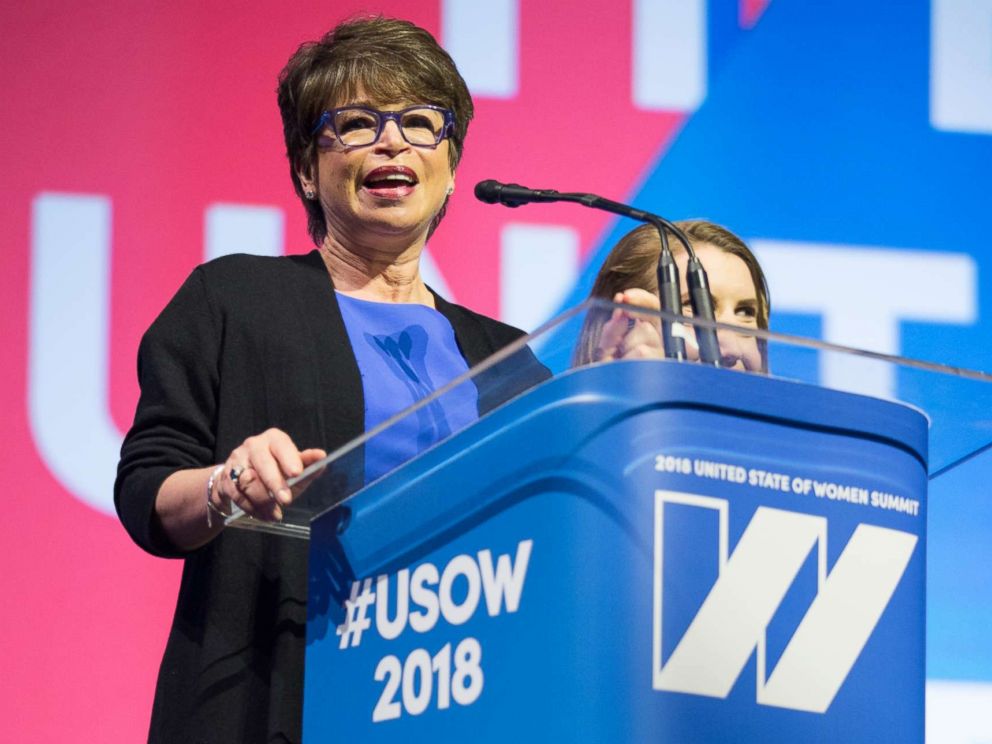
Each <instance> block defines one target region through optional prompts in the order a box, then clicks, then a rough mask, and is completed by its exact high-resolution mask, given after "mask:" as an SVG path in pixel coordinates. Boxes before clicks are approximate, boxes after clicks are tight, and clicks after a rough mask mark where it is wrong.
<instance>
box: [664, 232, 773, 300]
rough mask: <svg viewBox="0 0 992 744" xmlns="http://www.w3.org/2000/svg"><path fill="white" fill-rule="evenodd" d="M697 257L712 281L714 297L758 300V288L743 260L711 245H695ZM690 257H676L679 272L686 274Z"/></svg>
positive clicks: (682, 255)
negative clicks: (717, 295)
mask: <svg viewBox="0 0 992 744" xmlns="http://www.w3.org/2000/svg"><path fill="white" fill-rule="evenodd" d="M692 247H693V248H694V249H695V251H696V255H697V256H699V260H700V262H701V263H702V264H703V268H704V269H706V274H707V277H708V278H709V280H710V290H711V291H712V293H713V294H714V295H716V294H721V295H725V296H728V297H733V298H734V299H738V300H756V299H757V298H758V291H757V288H756V287H755V286H754V278H753V277H752V276H751V269H750V268H748V265H747V263H746V262H745V261H744V259H743V258H741V257H740V256H737V255H735V254H733V253H727V252H726V251H725V250H723V249H721V248H717V247H716V246H715V245H713V244H711V243H693V246H692ZM688 260H689V259H688V257H687V256H686V255H685V254H684V253H682V254H680V255H677V256H676V257H675V262H676V263H677V264H678V266H679V270H680V271H682V272H683V273H684V272H685V268H686V264H687V263H688Z"/></svg>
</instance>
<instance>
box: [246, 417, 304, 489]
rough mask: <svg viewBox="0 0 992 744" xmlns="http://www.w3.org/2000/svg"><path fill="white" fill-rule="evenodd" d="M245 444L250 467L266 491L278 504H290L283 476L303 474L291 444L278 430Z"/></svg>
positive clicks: (297, 452) (301, 463)
mask: <svg viewBox="0 0 992 744" xmlns="http://www.w3.org/2000/svg"><path fill="white" fill-rule="evenodd" d="M247 443H248V444H249V451H250V457H251V464H252V467H253V468H255V471H256V472H257V473H258V478H259V480H260V481H261V483H262V485H263V486H264V487H265V491H266V492H267V493H268V494H272V495H273V496H274V497H275V498H276V499H277V500H278V501H279V502H280V503H281V504H284V505H285V504H289V503H291V502H292V500H293V494H292V492H290V490H289V486H288V485H287V484H286V476H287V475H289V476H292V475H299V474H300V473H301V472H303V461H302V459H301V458H300V453H299V450H297V449H296V445H294V444H293V440H291V439H290V438H289V435H287V434H286V433H285V432H283V431H280V430H279V429H269V430H268V431H266V432H264V433H262V434H260V435H259V436H257V437H251V438H250V439H249V440H247Z"/></svg>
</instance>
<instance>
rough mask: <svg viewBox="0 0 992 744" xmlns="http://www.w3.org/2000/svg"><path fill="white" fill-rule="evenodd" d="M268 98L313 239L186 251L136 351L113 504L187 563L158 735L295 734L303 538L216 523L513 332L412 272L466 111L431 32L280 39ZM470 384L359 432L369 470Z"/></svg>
mask: <svg viewBox="0 0 992 744" xmlns="http://www.w3.org/2000/svg"><path fill="white" fill-rule="evenodd" d="M278 101H279V109H280V112H281V114H282V122H283V130H284V136H285V141H286V150H287V155H288V158H289V163H290V173H291V177H292V181H293V185H294V187H295V189H296V193H297V195H298V196H299V198H300V199H301V201H302V203H303V206H304V208H305V209H306V213H307V218H308V225H309V232H310V236H311V238H312V239H313V241H314V242H315V243H316V245H317V246H318V248H317V249H316V250H314V251H312V252H310V253H309V254H306V255H297V256H290V257H280V258H262V257H251V256H243V255H242V256H229V257H225V258H221V259H218V260H215V261H212V262H210V263H207V264H205V265H203V266H200V267H198V268H197V269H196V270H194V271H193V273H192V274H191V276H190V277H189V278H188V279H187V281H186V282H185V283H184V284H183V286H182V287H181V288H180V289H179V291H178V293H177V294H176V295H175V297H174V298H173V299H172V300H171V301H170V303H169V304H168V306H167V307H166V308H165V310H163V312H162V313H161V315H160V316H159V317H158V318H157V319H156V320H155V322H154V323H153V324H152V326H151V327H150V328H149V330H148V331H147V333H146V334H145V336H144V338H143V339H142V342H141V347H140V350H139V381H140V385H141V396H140V400H139V402H138V406H137V411H136V413H135V418H134V424H133V426H132V428H131V430H130V431H129V432H128V434H127V436H126V438H125V441H124V445H123V447H122V450H121V460H120V464H119V466H118V475H117V482H116V485H115V494H114V495H115V503H116V505H117V510H118V513H119V515H120V518H121V521H122V522H123V524H124V526H125V527H126V528H127V531H128V532H129V533H130V535H131V536H132V538H133V539H134V540H135V541H136V542H137V543H138V545H140V546H141V547H142V548H144V549H145V550H147V551H148V552H150V553H152V554H155V555H160V556H169V557H177V558H183V559H184V560H185V564H184V569H183V575H182V584H181V587H180V590H179V598H178V603H177V607H176V613H175V618H174V621H173V625H172V630H171V633H170V635H169V640H168V644H167V647H166V650H165V655H164V659H163V661H162V666H161V670H160V674H159V679H158V686H157V690H156V695H155V702H154V708H153V713H152V721H151V731H150V735H149V740H150V741H153V742H194V741H195V742H225V743H229V742H256V741H257V742H262V741H265V742H274V741H284V742H285V741H288V742H295V741H298V740H299V739H300V735H301V704H302V685H303V657H304V643H305V632H306V601H307V555H306V544H305V543H304V542H303V541H299V540H290V539H285V538H279V537H273V536H270V535H265V534H262V533H258V532H255V531H248V530H227V531H225V530H224V527H223V525H224V519H223V517H224V516H226V515H228V514H229V513H230V510H231V508H232V504H233V505H237V506H238V507H240V508H241V509H242V510H243V511H245V512H246V513H247V514H249V515H252V516H253V517H255V518H257V519H264V520H279V519H280V518H281V516H282V510H283V509H284V508H286V507H287V506H288V505H289V504H290V503H291V502H292V499H293V495H292V494H291V492H290V490H289V488H288V487H287V479H288V478H290V477H291V476H294V475H298V474H299V473H300V472H301V471H302V469H303V468H304V467H305V466H306V465H308V464H310V463H312V462H314V461H316V460H318V459H320V458H321V457H323V456H324V455H325V452H326V451H330V450H332V449H334V448H337V447H339V446H340V445H342V444H344V443H345V442H347V441H349V440H351V439H353V438H355V437H357V436H359V435H361V434H362V432H363V431H364V430H366V429H367V428H370V427H371V426H374V425H375V424H376V423H379V422H381V421H383V420H385V419H386V418H389V417H390V416H392V415H393V414H395V413H397V412H398V411H400V410H402V409H403V408H405V407H407V406H409V405H411V404H412V403H414V402H415V401H416V400H417V399H419V398H422V397H424V396H425V395H427V394H429V393H430V392H431V391H432V390H435V389H437V388H439V387H441V386H443V385H444V384H445V383H447V382H448V381H450V380H451V379H453V378H454V377H456V376H457V375H459V374H461V373H463V372H465V371H466V370H467V369H468V367H469V366H471V365H472V364H474V363H476V362H479V361H481V360H482V359H484V358H485V357H487V356H489V355H490V354H492V353H494V352H495V351H497V350H498V349H500V348H502V347H504V346H506V345H507V344H509V343H510V342H511V341H513V340H515V339H517V338H518V337H519V336H520V335H522V332H521V331H519V330H517V329H515V328H512V327H510V326H507V325H504V324H502V323H498V322H496V321H494V320H490V319H488V318H485V317H482V316H480V315H477V314H476V313H473V312H471V311H469V310H467V309H465V308H462V307H459V306H456V305H453V304H450V303H448V302H446V301H444V300H443V299H442V298H441V297H439V296H437V295H436V294H434V293H433V292H432V291H431V290H430V289H429V288H428V287H427V286H426V285H425V283H424V281H423V279H422V278H421V275H420V271H419V261H420V257H421V253H422V251H423V248H424V243H425V241H426V240H427V238H428V237H429V236H430V235H431V233H432V232H433V231H434V230H435V229H436V228H437V226H438V223H439V222H440V221H441V218H442V215H443V214H444V209H445V205H446V204H447V201H448V197H449V196H450V195H451V193H452V191H453V190H454V187H455V168H456V166H457V165H458V161H459V159H460V158H461V155H462V148H463V146H464V142H465V135H466V132H467V129H468V124H469V121H470V120H471V118H472V113H473V107H472V101H471V98H470V96H469V92H468V89H467V87H466V85H465V82H464V80H463V79H462V78H461V76H460V75H459V73H458V71H457V69H456V68H455V65H454V63H453V62H452V60H451V58H450V57H449V56H448V54H447V53H446V52H445V51H444V50H443V49H441V47H440V46H438V44H437V42H436V41H435V40H434V38H433V37H432V36H431V35H430V34H429V33H427V32H426V31H424V30H423V29H420V28H418V27H416V26H414V25H412V24H410V23H407V22H405V21H399V20H391V19H384V18H369V19H361V20H354V21H350V22H346V23H343V24H341V25H339V26H338V27H337V28H335V29H334V30H332V31H331V32H330V33H328V34H327V35H326V36H324V37H323V38H322V39H320V40H319V41H317V42H313V43H307V44H304V45H302V46H301V47H300V48H299V50H298V51H297V52H296V53H295V54H294V55H293V56H292V57H291V58H290V60H289V62H288V63H287V64H286V67H285V68H284V69H283V71H282V73H281V75H280V78H279V87H278ZM461 388H472V390H467V391H466V392H464V393H463V394H462V396H463V397H464V396H465V395H467V396H469V398H472V396H475V397H476V399H477V398H478V392H477V391H476V389H475V388H474V387H473V386H471V385H468V386H461ZM461 388H458V389H461ZM458 389H456V390H458ZM476 399H472V400H459V401H458V402H457V403H458V404H457V405H453V406H451V407H449V408H445V406H444V405H442V406H440V408H438V407H435V408H434V413H433V414H432V415H433V417H434V418H433V420H432V421H431V422H430V427H428V428H429V429H430V430H429V431H428V432H427V433H426V436H425V432H423V431H420V432H418V435H417V437H415V438H414V441H413V442H412V443H411V442H410V441H406V440H399V439H397V438H394V440H393V441H385V442H384V444H383V445H382V447H381V448H380V449H379V450H377V451H375V452H372V451H367V452H366V463H367V464H366V475H370V474H371V475H373V476H374V475H375V474H378V473H380V472H382V470H384V469H388V468H389V467H390V466H391V465H396V464H398V463H399V461H401V460H402V459H403V458H405V457H408V456H410V455H411V454H415V453H416V451H417V448H419V449H423V448H425V447H426V446H429V445H430V444H431V443H432V442H433V441H436V440H437V439H439V438H441V437H443V436H446V435H447V434H448V433H450V432H451V431H455V430H457V428H459V427H460V426H462V425H464V424H465V423H467V422H466V421H462V420H460V419H462V418H465V417H466V416H467V417H468V418H475V417H476V416H477V415H478V413H477V407H476V405H474V404H476V403H478V401H477V400H476ZM411 448H412V452H411ZM367 449H368V450H372V449H373V448H372V447H369V448H367ZM372 463H375V464H374V465H373V464H372ZM370 468H372V470H370ZM373 471H374V472H373Z"/></svg>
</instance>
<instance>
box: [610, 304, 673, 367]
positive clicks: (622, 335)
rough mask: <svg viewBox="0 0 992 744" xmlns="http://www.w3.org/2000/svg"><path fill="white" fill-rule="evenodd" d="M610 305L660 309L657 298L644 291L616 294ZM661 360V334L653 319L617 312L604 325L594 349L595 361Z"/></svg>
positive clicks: (623, 311)
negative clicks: (614, 303)
mask: <svg viewBox="0 0 992 744" xmlns="http://www.w3.org/2000/svg"><path fill="white" fill-rule="evenodd" d="M613 301H614V302H616V303H618V304H623V305H634V306H635V307H643V308H644V309H646V310H652V311H654V312H658V311H659V310H660V309H661V306H660V305H659V303H658V298H657V297H656V296H655V295H653V294H651V293H650V292H648V291H646V290H643V289H636V288H635V289H628V290H626V291H624V292H617V294H616V295H614V296H613ZM664 357H665V349H664V346H663V344H662V340H661V331H660V329H659V327H658V322H657V321H656V320H655V319H653V318H648V317H645V316H643V315H639V314H635V313H631V312H630V311H627V310H623V309H621V308H617V309H616V310H614V311H613V314H612V315H611V316H610V319H609V320H608V321H606V322H605V323H604V324H603V329H602V331H601V333H600V336H599V343H598V344H597V345H596V360H597V361H604V362H605V361H612V360H615V359H663V358H664Z"/></svg>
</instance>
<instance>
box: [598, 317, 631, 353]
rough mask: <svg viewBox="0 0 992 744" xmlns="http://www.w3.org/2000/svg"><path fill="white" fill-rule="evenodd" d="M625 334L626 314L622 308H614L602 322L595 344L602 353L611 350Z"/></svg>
mask: <svg viewBox="0 0 992 744" xmlns="http://www.w3.org/2000/svg"><path fill="white" fill-rule="evenodd" d="M626 334H627V315H626V313H624V312H623V310H614V311H613V315H612V316H610V319H609V320H608V321H606V322H605V323H603V328H602V330H601V331H600V334H599V343H598V344H597V346H598V347H599V348H600V349H602V350H603V352H604V353H607V352H612V351H613V350H614V349H615V348H616V347H617V346H619V345H620V342H621V341H623V337H624V336H625V335H626Z"/></svg>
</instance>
